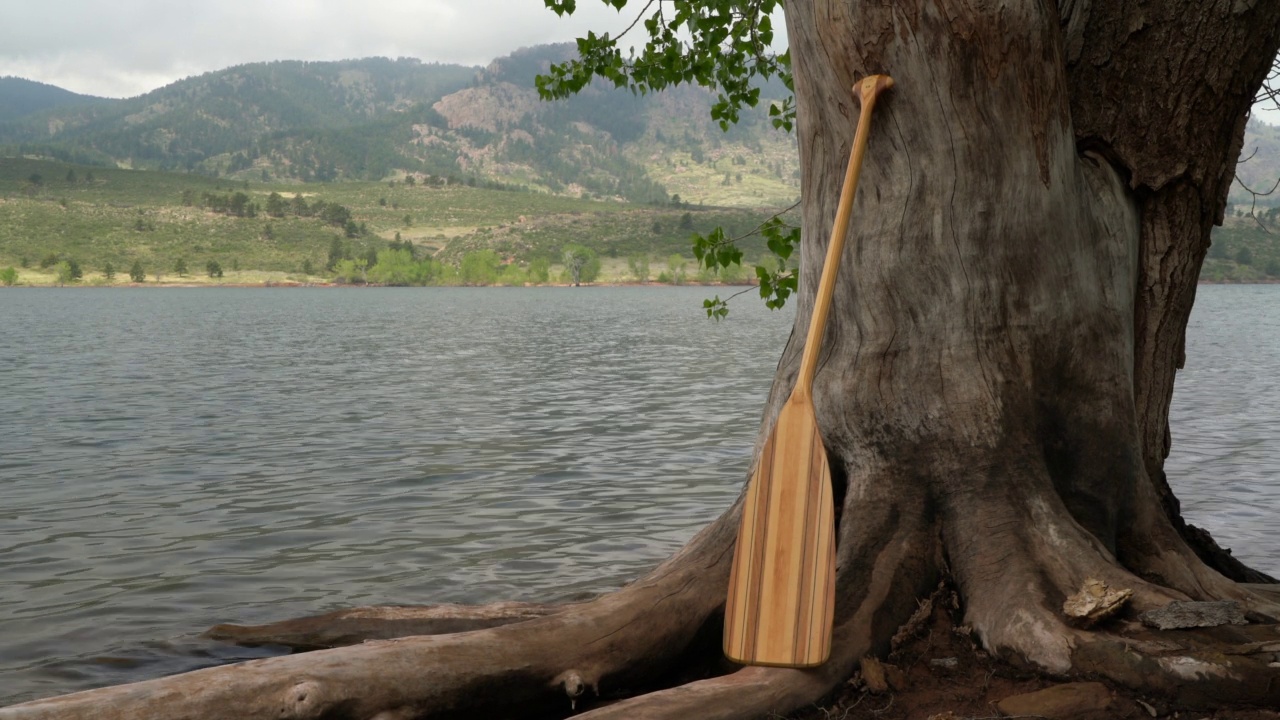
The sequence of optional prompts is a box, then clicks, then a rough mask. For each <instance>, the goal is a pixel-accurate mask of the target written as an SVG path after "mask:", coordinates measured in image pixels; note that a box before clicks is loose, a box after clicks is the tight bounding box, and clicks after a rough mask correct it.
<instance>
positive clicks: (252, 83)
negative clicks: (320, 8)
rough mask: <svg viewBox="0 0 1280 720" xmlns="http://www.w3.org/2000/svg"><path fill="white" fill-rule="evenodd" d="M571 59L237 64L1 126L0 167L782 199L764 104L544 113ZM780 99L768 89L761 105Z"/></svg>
mask: <svg viewBox="0 0 1280 720" xmlns="http://www.w3.org/2000/svg"><path fill="white" fill-rule="evenodd" d="M573 52H575V50H574V46H573V45H570V44H564V45H551V46H539V47H535V48H526V49H522V50H519V51H517V52H515V53H512V54H511V55H508V56H506V57H503V58H499V59H498V60H495V61H493V62H492V63H491V64H490V65H489V66H488V67H485V68H479V67H464V66H459V65H437V64H424V63H420V62H418V61H416V60H410V59H400V60H388V59H385V58H369V59H363V60H348V61H341V62H272V63H258V64H251V65H241V66H237V67H233V68H228V69H226V70H222V71H218V72H213V73H207V74H205V75H201V76H198V77H194V78H188V79H186V80H182V81H179V82H176V83H173V84H171V85H169V86H166V87H164V88H160V89H158V90H155V91H153V92H150V93H147V94H145V95H142V96H140V97H137V98H131V99H128V100H122V101H116V102H112V103H100V104H94V105H76V106H67V107H55V108H49V109H46V110H43V111H40V112H36V113H34V114H27V115H25V116H23V117H21V118H18V119H17V120H11V121H9V122H3V123H0V146H7V149H6V147H0V155H10V156H13V155H26V156H43V157H51V158H56V159H60V160H63V161H70V162H77V163H81V164H98V165H103V166H117V167H132V168H145V169H160V170H179V171H186V172H194V173H200V174H204V175H209V176H213V177H224V178H225V177H229V178H233V179H236V180H252V181H270V182H276V181H286V182H289V181H297V182H314V181H331V180H381V179H396V178H403V177H405V176H406V175H407V174H412V175H415V176H417V178H420V179H427V180H430V181H432V182H435V183H456V182H465V183H467V184H471V185H482V186H488V187H511V186H514V187H523V188H527V189H530V190H535V191H540V192H549V193H553V194H564V195H571V196H575V197H602V198H617V199H622V200H629V201H632V202H642V203H643V202H667V201H669V200H670V196H671V195H672V194H678V195H680V196H681V199H682V200H683V201H685V202H694V203H697V202H704V203H707V204H728V205H735V206H757V207H758V206H777V205H780V204H783V205H785V204H790V203H791V202H792V201H793V200H794V198H795V196H796V194H797V192H798V181H797V179H796V178H797V176H798V174H797V167H796V162H797V161H796V156H795V145H794V140H793V139H792V138H791V136H789V135H786V134H785V133H782V132H779V131H776V130H774V129H773V128H772V126H771V125H770V123H769V121H768V116H767V110H766V108H767V105H766V104H764V103H762V106H761V107H760V108H757V109H754V110H752V111H751V112H747V113H744V115H743V119H742V122H741V123H739V125H738V126H736V127H734V128H732V129H731V130H730V132H729V133H723V132H721V131H720V129H719V127H718V126H717V125H715V123H713V122H712V121H711V119H710V116H709V109H710V106H711V103H712V101H713V99H714V98H713V96H712V95H711V93H709V92H708V91H706V90H703V89H700V88H679V89H675V90H672V91H667V92H663V93H657V94H653V95H649V96H636V95H633V94H631V93H630V92H628V91H625V90H618V89H614V88H612V87H611V86H606V85H604V84H597V85H593V86H591V87H589V88H587V89H585V90H584V91H583V92H582V93H580V94H579V95H578V96H576V97H573V98H570V99H567V100H563V101H558V102H551V103H547V102H542V101H541V100H540V99H539V98H538V95H537V91H536V89H535V87H534V78H535V76H536V75H537V74H538V73H539V72H545V71H546V69H547V68H548V67H549V66H550V64H551V63H552V62H558V61H562V60H565V59H568V58H569V57H572V53H573ZM785 92H786V91H785V88H783V87H781V85H776V84H775V85H774V86H770V85H766V86H765V87H764V92H763V93H762V94H763V95H764V97H765V98H770V99H781V98H782V97H783V96H784V93H785Z"/></svg>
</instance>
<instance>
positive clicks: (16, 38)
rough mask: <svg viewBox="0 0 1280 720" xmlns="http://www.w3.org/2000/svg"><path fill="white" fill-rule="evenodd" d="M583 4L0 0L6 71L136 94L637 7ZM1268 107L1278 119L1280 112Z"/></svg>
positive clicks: (440, 54)
mask: <svg viewBox="0 0 1280 720" xmlns="http://www.w3.org/2000/svg"><path fill="white" fill-rule="evenodd" d="M632 5H633V6H634V5H639V3H636V2H633V3H632ZM578 6H579V7H578V10H577V12H576V13H574V15H573V16H571V17H567V18H560V17H557V16H556V14H555V13H553V12H551V11H550V10H548V9H546V7H545V5H544V4H543V2H542V0H201V1H200V2H193V1H192V0H110V1H106V0H0V77H2V76H5V75H16V76H18V77H22V78H27V79H28V80H38V81H40V82H45V83H49V84H51V85H57V86H59V87H62V88H66V89H68V90H73V91H75V92H78V93H85V94H89V95H101V96H105V97H131V96H134V95H140V94H142V93H145V92H147V91H149V90H154V89H156V88H158V87H161V86H163V85H167V84H168V83H171V82H173V81H175V80H181V79H182V78H184V77H188V76H191V75H199V74H201V73H205V72H209V71H211V70H221V69H223V68H226V67H230V66H232V65H239V64H243V63H250V62H261V61H266V60H341V59H345V58H360V57H370V56H375V55H380V56H384V57H392V58H395V57H401V56H407V57H415V58H419V59H421V60H423V61H426V62H433V61H435V62H452V63H461V64H464V65H487V64H488V63H489V61H491V60H493V59H494V58H497V57H501V56H503V55H506V54H508V53H510V52H511V51H512V50H515V49H517V48H521V47H526V46H529V45H541V44H543V43H552V42H567V41H571V40H573V39H574V38H576V37H578V36H580V35H585V34H586V32H587V31H588V30H594V31H596V32H597V33H603V32H610V33H612V34H614V35H616V34H617V33H618V32H619V31H621V30H622V29H624V28H625V27H626V26H627V25H629V24H630V22H631V20H632V19H633V14H634V12H635V10H624V11H623V12H622V13H621V14H619V13H618V12H617V11H616V10H614V9H612V8H610V7H608V6H606V5H604V3H603V2H601V0H578ZM779 20H780V18H779ZM775 27H776V28H778V29H779V30H780V31H781V29H782V27H783V26H782V23H781V22H777V23H775ZM779 35H781V32H779ZM1260 110H1261V108H1258V109H1256V110H1255V112H1257V113H1258V114H1259V115H1260V117H1261V118H1262V119H1263V120H1265V121H1266V122H1269V123H1272V124H1280V112H1278V111H1274V110H1268V111H1264V112H1259V111H1260Z"/></svg>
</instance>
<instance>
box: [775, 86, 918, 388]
mask: <svg viewBox="0 0 1280 720" xmlns="http://www.w3.org/2000/svg"><path fill="white" fill-rule="evenodd" d="M891 87H893V78H891V77H889V76H888V75H869V76H867V77H866V78H863V80H862V82H860V83H858V84H857V85H855V86H854V88H853V89H854V94H855V95H857V96H859V97H860V98H861V100H862V112H861V113H859V115H858V130H857V132H856V133H855V134H854V137H853V148H852V149H850V151H849V166H848V167H847V168H845V172H844V187H843V188H842V189H841V190H840V205H839V207H838V209H837V210H836V221H835V225H833V226H832V228H831V242H829V243H827V257H826V261H825V262H824V263H823V265H822V279H821V280H819V281H818V294H817V296H816V297H815V298H814V301H813V316H812V318H811V319H810V320H809V334H808V335H806V336H805V341H804V353H803V354H802V355H801V356H800V374H799V375H798V376H797V377H796V386H795V389H793V390H792V391H791V392H792V395H796V394H799V395H800V396H801V397H803V398H806V399H807V398H810V397H812V396H813V376H814V375H815V374H816V373H817V370H818V351H819V350H821V349H822V336H823V335H824V334H825V333H826V330H827V316H828V315H829V314H830V312H831V298H832V296H833V295H835V290H836V274H837V273H838V272H839V270H840V258H841V257H842V256H843V255H844V240H845V235H847V234H848V233H849V217H850V216H851V215H853V196H854V193H856V192H857V191H858V176H859V175H861V174H862V156H863V155H865V154H866V152H867V137H868V136H869V135H870V134H871V111H872V110H873V109H874V108H875V104H876V98H878V97H879V96H880V93H881V92H884V91H885V90H888V89H889V88H891Z"/></svg>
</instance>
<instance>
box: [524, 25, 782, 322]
mask: <svg viewBox="0 0 1280 720" xmlns="http://www.w3.org/2000/svg"><path fill="white" fill-rule="evenodd" d="M544 2H545V4H546V6H547V7H548V8H550V9H551V10H553V11H555V13H556V14H558V15H561V16H563V15H566V14H572V13H573V12H574V11H575V10H576V9H577V2H576V0H544ZM601 2H603V3H604V4H606V5H609V6H610V7H613V8H615V9H617V10H619V11H621V10H623V9H624V8H625V7H626V6H627V3H628V0H601ZM781 4H782V3H781V1H780V0H709V1H708V0H702V1H700V2H693V1H691V0H646V1H645V2H644V4H643V7H641V8H640V10H639V12H638V13H637V15H636V17H635V19H634V21H633V22H632V23H631V24H630V25H629V26H628V27H627V28H626V29H624V30H623V31H622V32H621V33H619V34H618V35H617V36H616V37H615V36H611V35H610V34H608V33H605V34H603V35H596V34H595V33H594V32H589V33H587V36H586V37H585V38H579V39H578V57H577V58H576V59H573V60H569V61H567V62H563V63H558V64H554V65H552V66H551V68H550V69H549V70H548V72H547V74H545V75H540V76H538V78H537V88H538V93H539V95H541V97H542V98H543V99H546V100H555V99H560V98H566V97H569V96H570V95H573V94H574V93H577V92H579V91H581V90H582V89H583V88H585V87H587V85H588V84H589V83H591V81H592V80H594V79H596V78H601V79H603V80H605V81H608V82H611V83H613V85H614V86H615V87H619V88H627V89H629V90H631V91H632V92H633V93H638V94H647V93H649V92H654V91H659V90H663V89H665V88H668V87H672V86H675V85H679V84H681V83H689V84H696V85H699V86H701V87H705V88H709V89H711V90H712V91H714V92H715V93H717V98H716V102H715V103H714V104H713V105H712V107H711V117H712V118H713V119H714V120H716V121H717V122H718V123H719V124H720V127H721V129H722V130H727V129H728V128H729V126H730V125H732V124H734V123H737V122H738V118H739V111H740V110H741V109H742V108H743V107H744V106H746V107H755V106H756V105H757V104H758V103H759V102H760V87H759V84H758V83H757V82H755V81H756V80H768V79H770V78H774V77H776V78H778V79H780V80H781V81H782V82H783V83H784V84H785V85H786V87H787V89H788V90H789V91H792V92H794V87H793V85H792V79H791V60H790V53H789V52H783V53H780V54H779V53H775V52H774V51H773V50H772V47H771V46H772V44H773V42H774V32H773V21H772V19H771V15H772V14H773V13H774V12H775V11H777V10H779V9H780V8H781ZM638 25H642V26H643V27H644V30H645V32H646V33H647V34H648V38H647V40H645V41H644V43H643V46H642V47H640V48H639V49H638V50H637V49H636V48H635V47H630V48H629V49H628V51H627V54H626V55H625V56H624V54H623V48H622V47H620V45H619V42H620V41H621V40H622V39H623V38H624V37H626V36H627V35H628V34H629V33H630V32H631V31H632V30H634V29H635V28H636V27H637V26H638ZM637 45H639V43H637ZM769 115H770V117H771V118H772V122H773V125H774V127H776V128H780V129H784V130H786V131H788V132H790V131H791V130H792V129H793V128H794V124H795V102H794V97H792V96H788V97H787V98H786V99H785V100H784V101H782V102H781V103H778V104H773V105H771V106H770V108H769ZM760 232H761V233H762V234H763V235H764V236H765V237H766V239H767V240H768V245H769V249H770V250H771V251H772V252H773V254H774V255H775V256H776V258H777V262H776V263H765V264H761V265H757V266H755V272H756V276H757V277H758V278H759V279H760V295H761V297H763V298H764V299H765V304H766V305H768V306H769V307H770V308H774V309H776V308H780V307H782V306H783V305H784V304H785V303H786V300H787V298H788V297H789V296H790V294H791V293H792V292H794V290H795V288H796V278H795V275H794V273H792V272H789V271H787V270H786V260H787V258H788V257H790V256H791V253H792V251H793V250H794V248H795V247H796V245H797V244H798V242H799V239H800V230H799V228H795V227H791V226H789V225H787V224H786V223H784V222H783V221H782V220H781V218H780V215H779V216H775V217H774V218H773V219H771V220H770V221H769V222H768V223H765V225H764V226H762V227H761V228H760ZM735 242H736V240H731V239H729V238H728V237H727V236H726V234H725V233H724V231H723V229H721V228H717V229H716V230H713V231H712V232H711V233H710V234H709V235H707V236H701V235H696V234H695V235H694V237H693V251H694V255H695V256H696V257H697V259H698V262H699V263H700V265H701V266H702V267H704V268H706V269H707V270H712V271H714V270H717V269H719V268H721V267H725V268H727V267H729V266H730V265H733V264H738V265H740V264H741V263H742V252H741V251H740V250H738V249H737V248H736V246H735V245H734V243H735ZM775 265H776V267H775ZM704 305H705V307H706V309H707V314H708V316H710V317H714V318H717V319H718V318H722V317H724V316H725V314H727V313H728V308H727V306H726V304H725V301H723V300H720V298H719V297H717V298H715V299H714V300H708V301H706V303H705V304H704Z"/></svg>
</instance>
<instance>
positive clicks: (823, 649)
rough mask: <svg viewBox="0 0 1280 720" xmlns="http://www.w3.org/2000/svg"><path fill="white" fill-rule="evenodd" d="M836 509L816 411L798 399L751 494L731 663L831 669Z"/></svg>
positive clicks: (732, 605) (727, 639)
mask: <svg viewBox="0 0 1280 720" xmlns="http://www.w3.org/2000/svg"><path fill="white" fill-rule="evenodd" d="M831 502H832V501H831V471H830V469H829V468H828V467H827V454H826V451H825V450H824V449H823V447H822V438H821V437H820V436H819V434H818V424H817V422H816V420H815V419H814V415H813V405H812V404H811V403H809V402H807V401H799V400H797V399H796V398H795V397H792V399H791V400H788V401H787V403H786V405H784V406H783V408H782V412H781V413H779V415H778V421H777V423H776V424H775V425H774V427H773V432H772V433H770V435H769V438H768V440H767V441H766V442H765V446H764V450H763V452H762V453H761V456H760V462H759V463H758V466H757V468H756V472H755V474H754V475H752V476H751V482H750V484H749V485H748V486H747V496H746V504H745V505H744V506H743V509H742V525H741V527H740V528H739V530H738V544H737V548H736V550H735V552H734V557H733V570H732V574H731V575H730V576H729V598H728V601H727V603H726V605H725V627H724V652H725V655H727V656H728V657H729V659H730V660H733V661H734V662H739V663H743V664H745V665H773V666H779V667H813V666H815V665H821V664H822V663H824V662H826V660H827V656H828V655H830V653H831V622H832V611H833V609H834V607H833V606H834V605H835V576H836V571H835V570H836V568H835V564H836V563H835V518H834V509H833V507H832V504H831Z"/></svg>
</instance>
